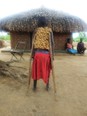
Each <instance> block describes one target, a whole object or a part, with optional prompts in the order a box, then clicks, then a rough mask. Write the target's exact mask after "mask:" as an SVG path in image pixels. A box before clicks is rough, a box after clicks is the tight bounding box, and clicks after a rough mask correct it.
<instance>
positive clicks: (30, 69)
mask: <svg viewBox="0 0 87 116" xmlns="http://www.w3.org/2000/svg"><path fill="white" fill-rule="evenodd" d="M34 34H35V33H34ZM34 34H33V39H32V47H31V52H30V60H29V76H28V78H29V80H28V89H29V87H30V82H31V72H32V64H31V62H32V53H33V45H34V40H35V37H34Z"/></svg>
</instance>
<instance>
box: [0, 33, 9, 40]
mask: <svg viewBox="0 0 87 116" xmlns="http://www.w3.org/2000/svg"><path fill="white" fill-rule="evenodd" d="M0 40H10V35H9V34H6V35H0Z"/></svg>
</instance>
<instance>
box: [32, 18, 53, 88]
mask: <svg viewBox="0 0 87 116" xmlns="http://www.w3.org/2000/svg"><path fill="white" fill-rule="evenodd" d="M49 37H50V38H49ZM33 39H34V42H33V54H32V57H33V63H32V78H33V90H36V88H37V80H39V79H43V81H44V82H45V83H46V89H47V90H48V89H49V77H50V70H51V56H50V42H49V39H51V46H52V54H53V45H54V42H53V33H52V30H51V28H49V27H48V26H47V20H46V19H45V17H39V19H38V27H37V28H36V29H35V32H34V36H33Z"/></svg>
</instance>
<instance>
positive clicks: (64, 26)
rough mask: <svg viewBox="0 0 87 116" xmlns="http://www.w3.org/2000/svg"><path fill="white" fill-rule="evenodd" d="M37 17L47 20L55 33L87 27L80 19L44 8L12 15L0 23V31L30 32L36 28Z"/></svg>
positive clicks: (86, 29) (85, 28)
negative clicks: (43, 17)
mask: <svg viewBox="0 0 87 116" xmlns="http://www.w3.org/2000/svg"><path fill="white" fill-rule="evenodd" d="M39 16H45V17H46V18H47V19H48V25H49V26H50V27H52V29H53V31H55V32H80V31H87V25H86V24H85V22H84V21H82V20H81V19H80V18H78V17H75V16H72V15H69V14H66V13H63V12H58V11H54V10H49V9H46V8H40V9H33V10H30V11H28V12H24V13H21V14H17V15H13V16H11V17H7V18H5V19H3V20H1V21H0V30H5V31H16V32H19V31H22V32H30V31H33V30H34V29H35V28H36V27H37V20H38V17H39Z"/></svg>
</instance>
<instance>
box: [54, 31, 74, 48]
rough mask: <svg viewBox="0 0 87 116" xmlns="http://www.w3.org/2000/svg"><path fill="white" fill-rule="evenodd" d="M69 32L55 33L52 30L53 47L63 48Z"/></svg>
mask: <svg viewBox="0 0 87 116" xmlns="http://www.w3.org/2000/svg"><path fill="white" fill-rule="evenodd" d="M71 36H72V34H71V33H55V32H54V44H55V46H54V49H55V50H64V49H65V43H66V39H67V38H68V37H70V38H71Z"/></svg>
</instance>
